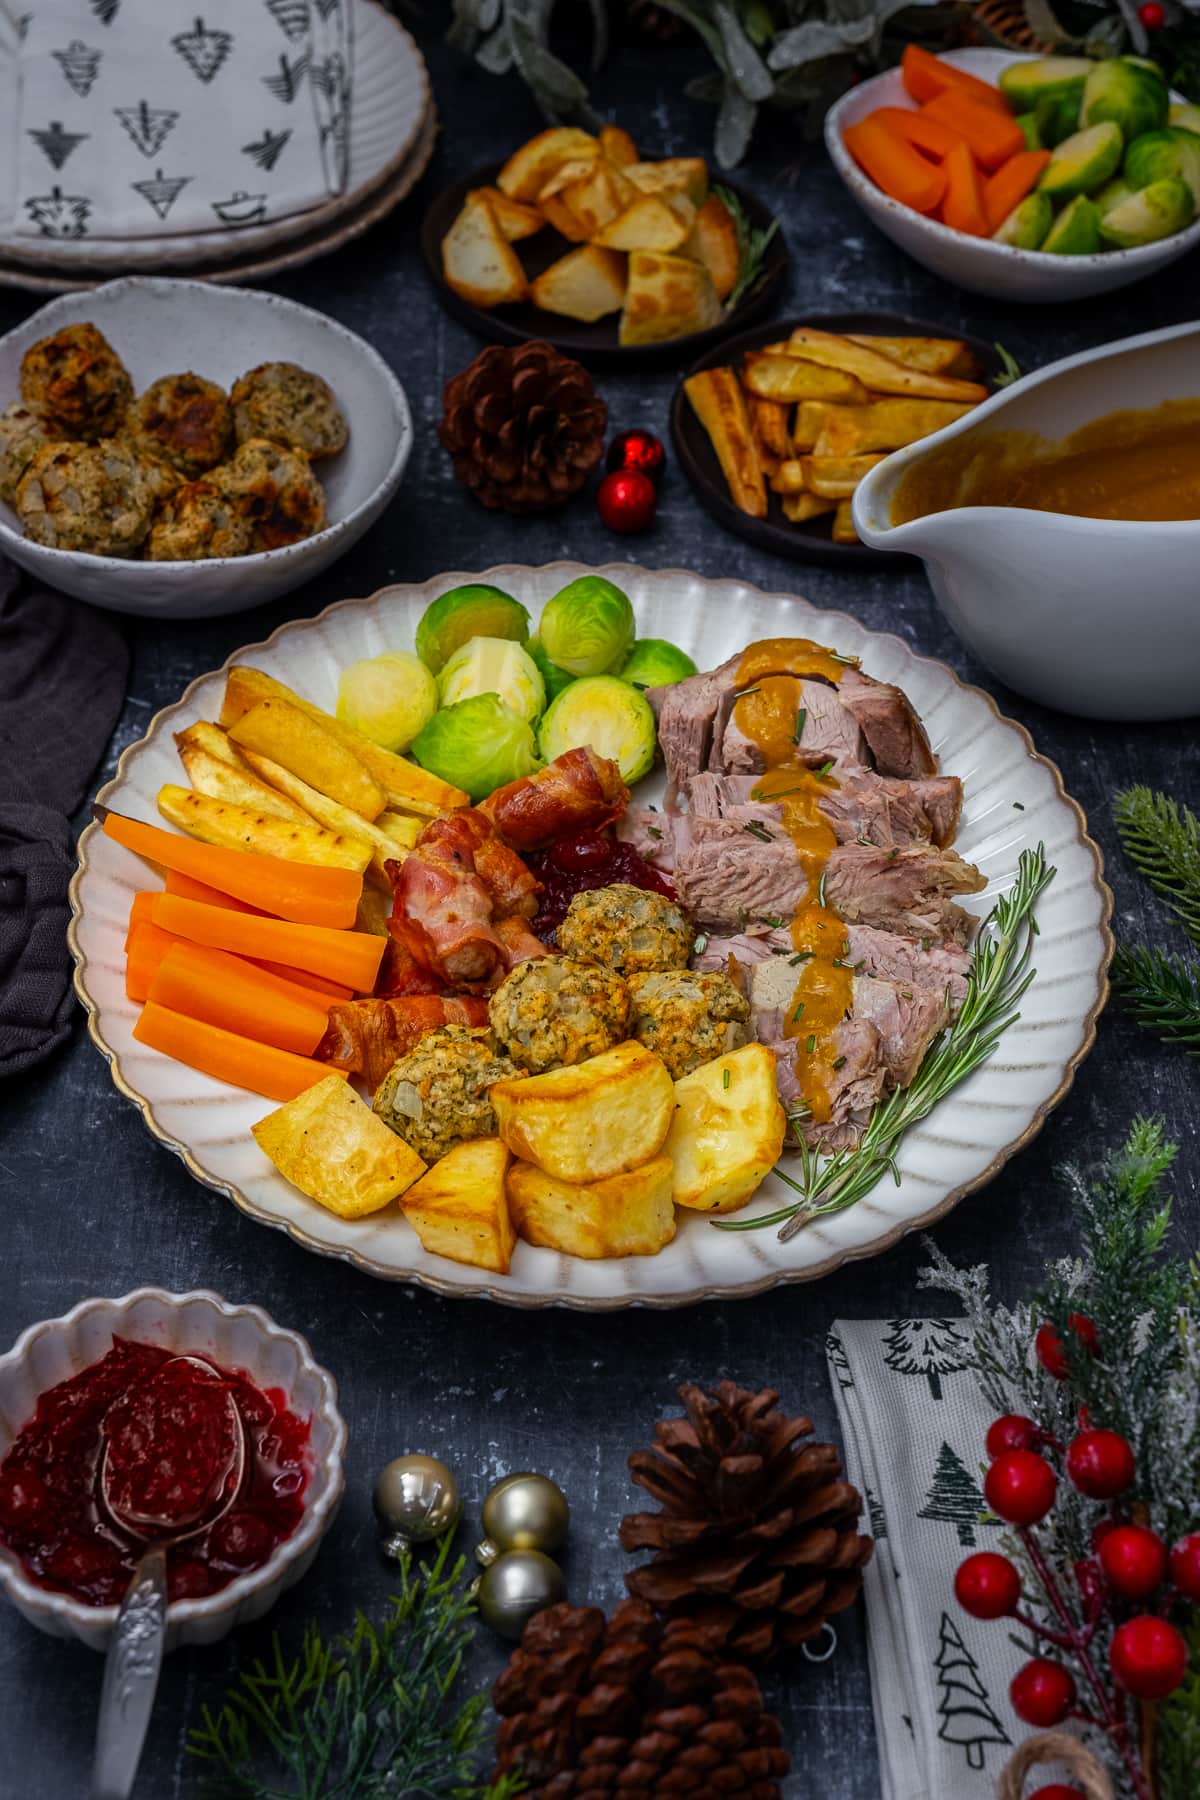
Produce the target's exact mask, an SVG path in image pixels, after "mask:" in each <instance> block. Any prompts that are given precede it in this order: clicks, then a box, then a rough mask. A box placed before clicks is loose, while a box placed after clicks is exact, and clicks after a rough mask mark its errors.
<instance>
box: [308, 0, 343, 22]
mask: <svg viewBox="0 0 1200 1800" xmlns="http://www.w3.org/2000/svg"><path fill="white" fill-rule="evenodd" d="M313 4H314V5H315V7H316V9H317V11H318V12H319V13H320V15H321V17H322V18H323V19H332V17H333V15H334V13H335V12H336V11H337V9H338V7H339V6H340V5H341V4H342V0H313Z"/></svg>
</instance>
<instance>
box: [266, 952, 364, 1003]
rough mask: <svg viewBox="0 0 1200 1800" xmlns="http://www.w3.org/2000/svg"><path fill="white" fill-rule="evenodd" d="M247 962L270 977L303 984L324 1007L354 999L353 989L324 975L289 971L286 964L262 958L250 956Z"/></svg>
mask: <svg viewBox="0 0 1200 1800" xmlns="http://www.w3.org/2000/svg"><path fill="white" fill-rule="evenodd" d="M245 960H246V961H247V962H251V963H253V964H254V967H255V968H256V969H265V970H266V972H267V974H268V975H279V976H282V978H283V980H284V981H290V982H293V983H295V984H297V985H300V984H302V985H303V987H304V990H305V992H306V993H309V994H313V995H314V996H315V997H316V998H317V999H318V1000H320V1001H321V1003H322V1005H323V1006H328V1005H330V1003H331V1002H332V1001H334V1000H353V998H354V989H353V988H348V987H344V986H343V985H342V983H341V982H340V981H326V979H325V977H324V976H323V975H314V974H313V972H312V970H311V969H305V970H303V971H301V970H300V969H289V968H288V966H287V964H286V963H275V962H267V961H265V960H264V959H263V958H262V957H261V956H248V957H246V958H245Z"/></svg>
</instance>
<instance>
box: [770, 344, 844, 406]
mask: <svg viewBox="0 0 1200 1800" xmlns="http://www.w3.org/2000/svg"><path fill="white" fill-rule="evenodd" d="M741 377H742V386H743V387H744V388H746V389H748V391H749V392H750V393H752V394H757V395H758V396H759V397H760V398H761V399H763V400H778V401H781V402H782V403H783V404H784V405H785V406H786V405H790V404H791V403H792V402H793V401H796V400H842V401H847V402H851V403H854V404H860V403H861V402H863V401H865V400H867V399H869V398H870V396H869V395H868V393H867V390H866V388H865V387H864V386H863V384H862V382H861V381H856V380H855V378H854V376H853V375H846V374H843V373H842V371H841V370H840V369H823V368H820V367H819V366H818V365H817V364H816V363H808V362H801V361H800V359H799V358H798V357H795V356H765V355H764V354H763V353H762V351H761V350H747V352H746V354H745V356H744V357H743V358H742V368H741Z"/></svg>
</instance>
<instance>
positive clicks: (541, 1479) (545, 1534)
mask: <svg viewBox="0 0 1200 1800" xmlns="http://www.w3.org/2000/svg"><path fill="white" fill-rule="evenodd" d="M482 1518H483V1529H484V1534H485V1541H484V1543H483V1544H481V1545H480V1547H479V1551H477V1552H476V1554H477V1555H480V1552H482V1555H480V1561H486V1560H487V1558H488V1554H489V1551H488V1545H493V1546H494V1549H493V1550H492V1551H491V1552H490V1554H491V1555H492V1556H494V1555H495V1554H496V1552H498V1551H504V1550H541V1551H544V1552H545V1553H546V1554H547V1555H548V1554H549V1553H550V1552H551V1551H554V1550H557V1549H558V1547H559V1545H560V1544H561V1543H562V1541H563V1539H564V1538H565V1537H566V1535H567V1526H568V1525H569V1524H570V1522H571V1509H570V1507H569V1506H568V1505H567V1496H566V1495H565V1494H564V1493H563V1491H562V1489H561V1488H560V1487H559V1485H558V1483H557V1482H556V1481H551V1480H550V1477H549V1476H548V1475H536V1474H534V1473H533V1471H532V1470H530V1469H523V1470H520V1471H518V1473H516V1474H515V1475H505V1476H503V1477H502V1478H501V1480H499V1481H498V1482H496V1484H495V1486H494V1487H492V1488H491V1489H490V1490H489V1492H488V1495H487V1498H486V1499H485V1501H484V1503H483V1515H482Z"/></svg>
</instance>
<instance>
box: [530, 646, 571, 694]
mask: <svg viewBox="0 0 1200 1800" xmlns="http://www.w3.org/2000/svg"><path fill="white" fill-rule="evenodd" d="M525 648H526V650H528V652H529V654H530V656H532V658H533V660H534V662H535V663H536V664H537V666H538V670H539V672H540V674H541V677H542V681H543V682H544V684H545V688H546V699H547V700H557V698H558V696H559V695H560V694H561V693H562V691H563V689H564V688H565V687H570V685H571V683H572V682H573V681H574V679H575V677H574V676H573V675H572V673H571V671H570V670H569V669H560V668H559V666H558V664H557V663H556V662H551V661H550V658H549V657H548V656H547V655H546V646H545V644H543V642H542V640H541V638H536V637H531V638H530V640H529V642H528V643H527V644H526V646H525Z"/></svg>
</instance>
